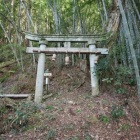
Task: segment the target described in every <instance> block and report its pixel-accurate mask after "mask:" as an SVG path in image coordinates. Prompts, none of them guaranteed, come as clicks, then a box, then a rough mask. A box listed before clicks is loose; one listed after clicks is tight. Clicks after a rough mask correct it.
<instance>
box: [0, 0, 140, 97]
mask: <svg viewBox="0 0 140 140" xmlns="http://www.w3.org/2000/svg"><path fill="white" fill-rule="evenodd" d="M23 31H28V32H32V33H36V34H95V35H96V34H98V35H102V34H109V33H111V35H110V38H109V40H108V41H106V42H105V43H104V42H103V43H102V44H101V45H104V47H108V48H109V49H110V55H109V57H108V62H109V63H110V67H113V68H118V67H123V68H127V70H129V74H130V76H131V77H135V80H136V83H137V88H138V95H139V100H140V72H139V69H140V1H137V0H65V1H63V0H10V1H9V0H0V62H6V61H9V60H11V59H14V60H15V61H16V62H17V64H18V65H19V66H20V68H21V69H22V71H24V58H25V56H26V55H25V53H24V52H25V47H26V46H27V45H29V46H32V45H33V44H32V42H27V41H26V40H25V37H24V34H23V33H22V32H23ZM35 57H36V56H34V55H33V63H34V64H35V60H34V59H35Z"/></svg>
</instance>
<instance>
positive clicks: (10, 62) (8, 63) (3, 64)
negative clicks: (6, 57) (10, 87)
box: [0, 60, 16, 69]
mask: <svg viewBox="0 0 140 140" xmlns="http://www.w3.org/2000/svg"><path fill="white" fill-rule="evenodd" d="M15 62H16V61H15V60H12V61H7V62H5V63H2V64H1V65H0V69H1V68H4V67H7V66H9V65H12V64H13V63H15Z"/></svg>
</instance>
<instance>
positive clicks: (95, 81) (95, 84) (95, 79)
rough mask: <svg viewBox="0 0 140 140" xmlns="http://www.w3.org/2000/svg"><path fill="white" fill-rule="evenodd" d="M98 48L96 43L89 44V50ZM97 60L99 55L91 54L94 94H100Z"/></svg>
mask: <svg viewBox="0 0 140 140" xmlns="http://www.w3.org/2000/svg"><path fill="white" fill-rule="evenodd" d="M95 49H96V46H95V43H90V44H89V50H90V51H93V50H95ZM96 60H97V56H96V55H95V54H90V55H89V61H90V75H91V88H92V95H93V96H97V95H98V94H99V84H98V77H97V74H96V64H95V61H96Z"/></svg>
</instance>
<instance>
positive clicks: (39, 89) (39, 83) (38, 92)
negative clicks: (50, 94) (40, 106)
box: [34, 40, 47, 103]
mask: <svg viewBox="0 0 140 140" xmlns="http://www.w3.org/2000/svg"><path fill="white" fill-rule="evenodd" d="M39 45H40V51H43V50H45V48H46V45H47V41H46V40H41V41H39ZM45 60H46V59H45V53H40V54H39V58H38V67H37V77H36V87H35V100H34V101H35V103H41V101H42V97H43V82H44V68H45Z"/></svg>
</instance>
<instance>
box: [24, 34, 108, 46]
mask: <svg viewBox="0 0 140 140" xmlns="http://www.w3.org/2000/svg"><path fill="white" fill-rule="evenodd" d="M25 37H26V38H27V39H29V40H32V41H40V40H41V39H44V40H47V41H48V42H88V43H96V42H99V41H103V40H106V35H102V37H100V36H99V35H37V34H32V33H27V32H25Z"/></svg>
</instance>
